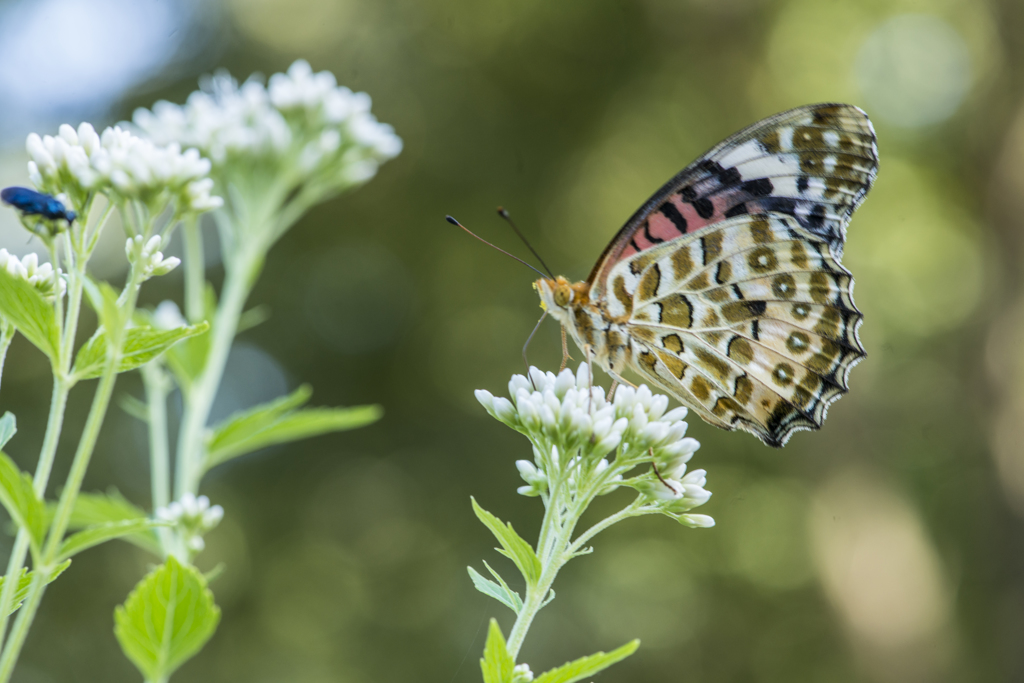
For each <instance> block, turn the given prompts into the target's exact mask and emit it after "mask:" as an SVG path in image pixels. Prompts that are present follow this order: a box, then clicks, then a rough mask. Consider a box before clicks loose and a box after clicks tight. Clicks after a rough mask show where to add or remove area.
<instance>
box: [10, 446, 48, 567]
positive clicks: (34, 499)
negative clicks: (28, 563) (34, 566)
mask: <svg viewBox="0 0 1024 683" xmlns="http://www.w3.org/2000/svg"><path fill="white" fill-rule="evenodd" d="M0 505H3V506H4V508H6V509H7V514H9V515H10V516H11V519H13V520H14V523H15V524H17V525H18V526H19V527H21V528H22V529H25V530H26V531H27V532H28V535H29V540H30V542H31V543H32V550H33V552H35V553H38V552H39V549H40V547H41V546H42V543H43V536H44V535H45V534H46V518H47V515H46V505H45V504H44V503H43V501H42V500H40V498H39V496H37V495H36V492H35V489H34V488H32V477H30V476H29V475H28V474H26V473H24V472H22V471H21V470H20V469H18V466H17V465H15V464H14V461H13V460H11V459H10V457H9V456H8V455H7V454H6V453H3V452H0Z"/></svg>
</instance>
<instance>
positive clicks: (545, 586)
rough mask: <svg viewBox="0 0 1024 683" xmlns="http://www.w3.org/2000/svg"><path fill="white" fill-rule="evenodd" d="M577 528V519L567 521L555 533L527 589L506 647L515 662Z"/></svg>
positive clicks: (563, 561) (561, 565) (562, 563)
mask: <svg viewBox="0 0 1024 683" xmlns="http://www.w3.org/2000/svg"><path fill="white" fill-rule="evenodd" d="M549 509H550V508H549ZM549 519H552V518H548V517H547V516H546V515H545V521H546V522H547V520H549ZM575 526H576V519H571V520H567V523H566V524H565V525H564V526H563V527H562V528H560V529H557V530H555V531H554V538H553V542H552V551H551V552H550V554H549V555H548V557H547V558H543V559H542V560H541V562H542V565H541V566H542V569H541V573H540V578H539V579H538V580H537V583H536V584H534V585H530V586H527V587H526V596H525V598H524V599H523V608H522V609H521V610H519V614H518V616H517V617H516V623H515V625H514V626H512V631H511V632H510V633H509V635H508V643H507V645H506V647H507V649H508V653H509V654H510V655H511V656H512V660H513V661H515V659H516V657H517V656H518V655H519V649H520V648H521V647H522V646H523V640H525V639H526V632H527V631H529V630H530V625H531V624H532V623H533V619H534V617H536V616H537V612H539V611H540V608H541V607H543V606H544V600H545V598H546V597H547V595H548V593H549V592H550V591H551V585H552V584H553V583H554V582H555V577H556V576H558V571H559V570H560V569H561V568H562V567H563V566H564V565H565V559H566V555H565V548H566V546H568V544H569V538H570V537H571V536H572V530H573V528H574V527H575Z"/></svg>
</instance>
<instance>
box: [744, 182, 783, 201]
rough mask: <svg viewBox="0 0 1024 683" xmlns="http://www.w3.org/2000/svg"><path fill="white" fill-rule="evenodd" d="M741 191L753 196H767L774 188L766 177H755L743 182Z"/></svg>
mask: <svg viewBox="0 0 1024 683" xmlns="http://www.w3.org/2000/svg"><path fill="white" fill-rule="evenodd" d="M742 187H743V191H744V192H746V193H748V194H750V195H752V196H754V197H767V196H768V195H770V194H771V193H772V190H774V189H775V186H774V185H772V181H771V180H769V179H768V178H755V179H754V180H748V181H747V182H745V183H743V186H742Z"/></svg>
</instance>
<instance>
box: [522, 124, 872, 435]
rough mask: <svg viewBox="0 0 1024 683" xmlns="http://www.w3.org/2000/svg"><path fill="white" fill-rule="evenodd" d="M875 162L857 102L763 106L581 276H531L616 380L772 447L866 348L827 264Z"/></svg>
mask: <svg viewBox="0 0 1024 683" xmlns="http://www.w3.org/2000/svg"><path fill="white" fill-rule="evenodd" d="M877 171H878V148H877V145H876V138H875V133H874V129H873V128H872V126H871V122H870V120H869V119H868V117H867V115H866V114H865V113H864V112H863V111H861V110H860V109H858V108H857V107H854V106H852V105H848V104H814V105H808V106H803V107H798V108H796V109H792V110H790V111H786V112H782V113H781V114H776V115H775V116H771V117H769V118H766V119H764V120H762V121H759V122H758V123H755V124H753V125H752V126H749V127H748V128H745V129H743V130H741V131H740V132H738V133H736V134H735V135H733V136H731V137H729V138H727V139H726V140H725V141H723V142H721V143H719V144H718V145H716V146H715V147H713V148H712V149H711V150H709V151H708V152H707V153H705V154H704V155H702V156H701V157H700V158H699V159H697V160H696V161H695V162H693V163H692V164H690V165H689V166H687V167H686V168H684V169H683V170H682V171H681V172H680V173H679V174H678V175H676V176H675V177H674V178H672V179H671V180H669V181H668V183H666V184H665V185H664V186H663V187H662V188H661V189H660V190H658V192H656V193H655V194H654V196H653V197H651V198H650V199H649V200H647V202H646V203H644V205H643V206H641V207H640V209H639V210H638V211H637V212H636V213H635V214H633V216H632V217H631V218H630V219H629V220H628V221H627V222H626V224H625V226H623V228H622V229H621V230H619V232H618V234H617V235H616V236H615V238H614V239H613V240H612V241H611V243H610V244H609V245H608V246H607V247H606V248H605V250H604V253H603V254H602V255H601V257H600V258H599V259H598V261H597V263H596V265H595V266H594V268H593V270H592V271H591V273H590V276H589V277H588V278H587V279H586V281H583V282H577V283H571V282H570V281H569V280H567V279H565V278H564V277H555V278H550V279H549V278H541V279H540V280H537V282H536V283H534V286H535V288H536V289H537V291H538V293H539V295H540V298H541V305H542V307H543V308H544V310H545V311H546V312H548V313H549V314H551V315H552V316H553V317H554V318H555V319H556V320H558V321H559V322H560V323H561V325H562V327H563V329H564V330H565V331H567V332H568V333H569V335H570V336H571V337H572V338H573V340H574V341H575V342H576V345H577V346H579V347H580V349H581V350H582V351H583V352H584V354H585V355H586V357H587V358H588V359H589V360H591V362H592V363H594V364H596V365H598V366H599V367H601V368H603V369H604V370H605V371H607V372H608V374H609V375H611V376H612V377H613V378H614V379H615V380H617V381H620V382H626V380H625V379H624V378H623V377H622V373H623V372H624V371H625V370H626V369H627V368H629V369H631V370H633V371H634V372H635V373H636V374H638V375H639V376H640V377H641V378H643V380H644V381H645V382H647V383H649V384H651V385H653V386H655V387H658V388H660V389H661V390H663V391H666V392H667V393H668V394H670V395H671V396H674V397H675V398H676V399H678V400H679V402H680V403H682V404H683V405H685V406H687V407H688V408H690V409H691V410H692V411H693V412H695V413H697V414H698V415H699V416H700V417H701V418H703V419H704V420H705V421H706V422H708V423H710V424H712V425H715V426H716V427H721V428H722V429H727V430H736V429H741V430H745V431H748V432H751V433H753V434H754V435H755V436H757V437H758V438H759V439H761V441H763V442H764V443H765V444H767V445H769V446H775V447H781V446H783V445H784V444H785V443H786V441H787V440H788V439H789V437H790V436H791V435H792V434H793V432H795V431H798V430H804V429H819V428H820V427H821V425H822V423H823V421H824V420H825V414H826V412H827V410H828V407H829V405H830V404H831V403H832V402H833V401H835V400H837V399H838V398H839V397H840V396H842V395H843V394H844V393H846V392H847V391H848V384H847V378H848V376H849V373H850V369H851V368H852V367H853V366H854V365H856V364H857V363H858V362H859V361H860V360H861V359H863V358H864V357H865V355H866V354H865V351H864V347H863V346H862V345H861V342H860V339H859V337H858V328H859V327H860V324H861V321H862V319H863V315H862V314H861V312H860V311H859V310H858V309H857V307H856V306H855V305H854V302H853V277H852V276H851V274H850V272H849V271H848V270H847V269H846V268H844V267H843V266H842V264H841V263H840V259H841V258H842V253H843V246H844V243H845V241H846V226H847V224H848V223H849V220H850V216H851V214H852V213H853V211H854V209H856V208H857V206H859V205H860V203H861V202H862V201H863V200H864V196H865V195H866V194H867V192H868V190H869V189H870V188H871V184H872V182H873V181H874V179H875V175H876V174H877Z"/></svg>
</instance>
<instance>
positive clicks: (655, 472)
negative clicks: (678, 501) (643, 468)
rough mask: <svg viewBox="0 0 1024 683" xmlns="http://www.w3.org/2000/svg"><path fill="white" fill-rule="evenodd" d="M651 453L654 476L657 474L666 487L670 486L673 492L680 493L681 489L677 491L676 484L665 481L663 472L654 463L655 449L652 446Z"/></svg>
mask: <svg viewBox="0 0 1024 683" xmlns="http://www.w3.org/2000/svg"><path fill="white" fill-rule="evenodd" d="M649 453H650V454H651V468H652V469H653V470H654V476H656V477H657V478H658V481H660V482H661V483H662V484H664V485H665V486H666V487H668V490H669V491H671V492H672V493H676V494H678V493H679V491H676V487H675V486H672V484H670V483H668V482H667V481H665V480H664V479H662V478H661V472H659V471H658V466H657V465H656V464H655V463H654V449H653V448H651V449H650V450H649Z"/></svg>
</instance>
